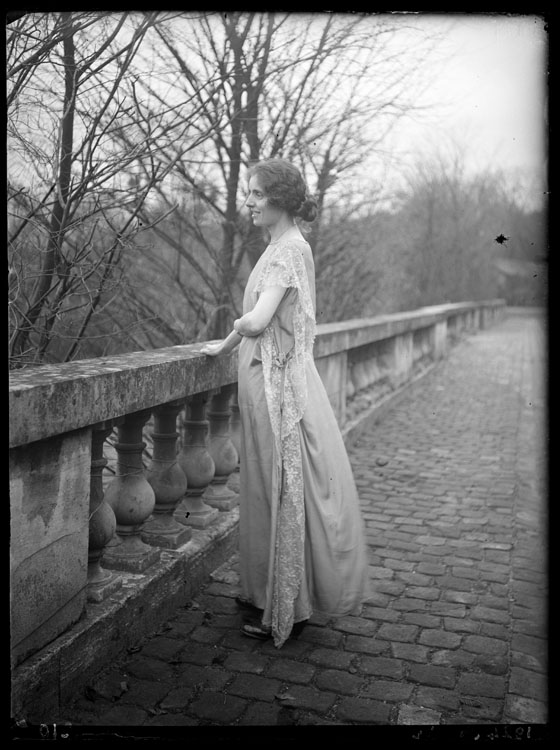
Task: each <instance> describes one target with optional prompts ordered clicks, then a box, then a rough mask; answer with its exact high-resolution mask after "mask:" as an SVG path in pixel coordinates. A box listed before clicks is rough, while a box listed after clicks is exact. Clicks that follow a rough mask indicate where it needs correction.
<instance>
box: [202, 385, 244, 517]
mask: <svg viewBox="0 0 560 750" xmlns="http://www.w3.org/2000/svg"><path fill="white" fill-rule="evenodd" d="M234 388H235V385H226V386H224V387H223V388H220V389H219V390H218V391H216V392H215V393H214V394H213V396H212V401H211V405H210V406H211V408H210V411H209V412H208V417H209V420H210V442H209V451H210V455H211V456H212V458H213V459H214V465H215V467H216V470H215V473H214V478H213V479H212V481H211V483H210V484H209V486H208V487H207V488H206V492H205V493H204V501H205V502H206V503H208V505H212V506H213V507H214V508H218V510H221V511H225V510H231V509H232V508H234V507H235V506H236V505H238V504H239V496H238V494H237V493H236V492H235V491H234V490H232V489H231V488H230V487H228V486H227V482H228V479H229V478H230V475H231V474H232V472H234V471H235V469H236V468H237V464H238V461H239V456H238V454H237V451H236V450H235V446H234V444H233V442H232V439H231V435H230V430H229V421H230V415H231V411H230V408H229V401H230V398H231V396H232V393H233V390H234Z"/></svg>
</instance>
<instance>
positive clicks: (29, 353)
mask: <svg viewBox="0 0 560 750" xmlns="http://www.w3.org/2000/svg"><path fill="white" fill-rule="evenodd" d="M157 20H158V14H157V13H145V14H144V13H135V14H132V15H129V14H127V13H121V14H111V13H108V12H92V13H87V12H85V13H71V12H62V13H46V14H26V15H24V16H22V17H20V18H19V19H17V20H16V21H14V22H13V23H12V24H11V25H10V27H9V33H8V104H9V109H8V138H9V145H10V160H9V175H10V180H9V187H8V198H9V224H8V226H9V238H8V241H9V262H10V282H11V285H10V363H11V366H13V367H17V366H21V365H22V364H29V363H38V362H41V361H45V360H47V361H48V360H49V358H50V359H54V360H56V361H66V360H69V359H72V358H74V357H75V356H77V354H78V352H79V347H80V342H81V341H83V340H84V339H85V338H87V335H88V332H89V331H90V330H91V327H92V321H93V320H94V319H95V317H96V315H97V316H98V314H99V312H100V311H104V310H106V308H107V306H110V302H111V300H112V299H114V295H115V289H116V286H117V285H118V284H120V283H121V281H122V279H123V274H122V269H120V267H119V260H120V258H121V255H122V253H123V250H124V249H125V248H126V247H128V246H130V245H131V244H132V243H133V242H134V239H135V237H136V236H137V234H138V232H139V231H140V230H141V229H145V228H146V226H145V225H144V226H141V223H140V218H139V216H140V213H141V211H142V209H143V206H144V205H145V202H146V200H147V199H148V197H149V195H150V193H151V192H152V191H153V189H154V187H155V186H156V185H157V184H158V183H159V182H160V181H161V180H162V179H164V177H165V176H166V175H167V174H168V173H169V172H170V170H171V169H172V168H173V163H169V162H166V161H165V160H164V159H162V158H160V155H159V153H158V149H157V142H158V139H159V138H160V137H161V134H162V133H169V131H170V130H174V132H175V137H179V136H182V135H184V134H185V131H186V130H187V129H188V124H189V120H188V117H185V116H184V114H183V113H181V117H180V118H179V117H177V115H176V112H175V111H174V108H173V107H167V108H165V109H164V108H162V109H161V110H160V112H159V117H158V118H157V119H156V120H151V119H150V118H149V117H148V116H147V114H146V112H145V111H144V107H143V104H142V102H141V101H139V99H138V96H137V80H136V77H135V75H133V73H132V62H133V60H134V58H135V57H136V55H137V53H138V50H139V48H140V46H141V44H142V43H143V41H144V39H145V37H146V35H147V34H148V33H149V31H150V30H151V29H153V28H154V27H155V25H156V24H157ZM92 32H93V33H92ZM123 130H126V132H127V139H126V142H125V143H123V142H122V140H119V138H118V134H119V132H121V131H123ZM191 145H192V144H191V143H190V142H189V141H188V139H185V140H184V142H183V150H184V151H186V150H188V148H189V147H191ZM161 218H162V216H161V215H158V216H156V217H153V219H152V220H153V222H154V223H156V222H157V221H159V220H161Z"/></svg>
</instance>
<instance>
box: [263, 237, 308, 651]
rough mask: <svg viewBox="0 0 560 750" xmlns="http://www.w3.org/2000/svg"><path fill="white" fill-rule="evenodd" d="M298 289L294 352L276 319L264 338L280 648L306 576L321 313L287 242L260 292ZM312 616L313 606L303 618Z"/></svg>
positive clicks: (269, 261)
mask: <svg viewBox="0 0 560 750" xmlns="http://www.w3.org/2000/svg"><path fill="white" fill-rule="evenodd" d="M274 285H279V286H285V287H286V288H290V287H293V288H295V289H297V292H298V294H297V298H296V302H295V305H294V313H293V326H294V347H293V349H292V350H291V351H290V352H281V351H279V350H278V346H277V336H276V334H275V325H276V323H275V319H274V318H273V319H272V321H271V323H270V324H269V326H268V327H267V328H266V329H265V330H264V331H263V333H262V334H261V356H262V366H263V376H264V390H265V396H266V401H267V406H268V412H269V416H270V422H271V426H272V432H273V435H274V442H275V447H276V455H277V456H278V457H279V460H278V465H277V471H278V477H279V481H278V483H277V485H278V492H279V503H278V508H279V510H278V520H277V527H276V542H275V550H274V552H275V554H274V570H273V571H272V584H273V587H272V621H271V623H270V624H271V628H272V634H273V637H274V644H275V645H276V646H277V647H280V646H281V645H282V644H283V643H284V641H285V640H286V639H287V638H288V637H289V635H290V632H291V630H292V627H293V624H294V615H295V612H294V603H295V600H296V598H297V596H298V593H299V590H300V586H301V582H302V576H303V571H304V552H305V550H304V541H305V506H304V497H303V469H302V457H301V445H300V439H299V432H298V430H297V425H298V423H299V421H300V420H301V418H302V416H303V414H304V411H305V408H306V405H307V377H306V362H307V359H308V357H312V356H313V342H314V340H315V331H316V325H315V311H314V309H313V302H312V298H311V292H310V289H309V280H308V277H307V271H306V268H305V261H304V258H303V254H302V252H301V250H300V249H299V247H298V246H297V244H296V243H294V242H290V241H286V242H284V243H281V244H279V245H278V246H276V247H274V249H273V251H272V252H271V253H270V255H269V256H268V257H266V258H265V261H264V263H263V266H262V269H261V272H260V275H259V278H258V279H257V283H256V286H255V291H257V292H260V291H262V290H263V289H265V288H266V287H267V286H274ZM310 614H311V609H310V607H309V605H307V607H306V608H305V610H304V611H300V612H298V613H297V617H298V619H306V618H307V617H309V616H310Z"/></svg>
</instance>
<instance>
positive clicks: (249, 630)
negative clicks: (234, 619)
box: [241, 624, 272, 641]
mask: <svg viewBox="0 0 560 750" xmlns="http://www.w3.org/2000/svg"><path fill="white" fill-rule="evenodd" d="M241 632H242V633H243V635H246V636H248V637H249V638H257V639H258V640H259V641H267V640H268V639H269V638H272V632H271V630H270V628H265V627H264V626H263V625H249V624H245V625H243V627H242V628H241Z"/></svg>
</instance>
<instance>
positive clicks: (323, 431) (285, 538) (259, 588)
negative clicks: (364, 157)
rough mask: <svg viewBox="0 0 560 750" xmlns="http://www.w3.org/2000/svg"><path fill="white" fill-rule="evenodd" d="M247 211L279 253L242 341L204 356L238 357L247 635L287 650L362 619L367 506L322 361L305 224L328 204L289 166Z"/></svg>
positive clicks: (264, 179)
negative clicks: (322, 622)
mask: <svg viewBox="0 0 560 750" xmlns="http://www.w3.org/2000/svg"><path fill="white" fill-rule="evenodd" d="M246 206H247V207H248V208H249V210H250V211H251V215H252V218H253V222H254V224H255V225H256V226H261V227H264V228H265V229H267V230H268V232H269V234H270V242H269V244H268V246H267V248H266V250H265V251H264V253H263V255H262V256H261V257H260V258H259V260H258V262H257V264H256V265H255V267H254V269H253V271H252V273H251V275H250V277H249V279H248V282H247V286H246V289H245V294H244V299H243V315H242V317H241V318H239V319H238V320H236V321H235V322H234V325H233V328H234V330H233V331H232V332H231V333H230V335H229V336H228V337H227V338H226V339H224V340H223V341H222V342H220V343H218V344H208V345H206V346H205V347H204V348H203V349H202V352H203V353H205V354H207V355H209V356H218V355H220V354H224V353H228V352H230V351H232V350H233V349H234V348H235V347H236V346H237V345H238V344H240V348H239V380H238V401H239V410H240V418H241V449H240V491H239V503H240V506H239V514H240V515H239V560H240V579H241V590H242V596H241V597H239V599H238V601H239V602H240V603H241V604H244V605H245V606H249V607H252V608H254V609H255V610H259V611H260V614H261V621H260V623H259V624H254V625H251V624H246V625H244V626H243V632H244V634H245V635H249V636H252V637H256V638H270V637H272V638H273V639H274V644H275V645H276V646H277V647H280V646H281V645H282V644H283V643H284V642H285V641H286V640H287V638H289V636H290V634H291V633H292V630H293V629H294V626H296V629H297V624H298V623H299V624H300V625H302V624H304V623H305V621H306V620H307V619H308V618H309V617H310V616H311V614H312V613H313V612H322V613H325V614H327V615H333V616H339V615H345V614H350V613H357V612H359V611H360V609H361V605H362V602H363V600H364V597H365V592H366V585H367V555H366V546H365V541H364V532H363V524H362V519H361V514H360V508H359V501H358V494H357V491H356V487H355V483H354V479H353V476H352V469H351V466H350V462H349V460H348V456H347V453H346V449H345V445H344V442H343V439H342V436H341V434H340V430H339V427H338V423H337V421H336V417H335V415H334V413H333V410H332V408H331V405H330V402H329V399H328V396H327V393H326V391H325V388H324V386H323V383H322V381H321V378H320V376H319V373H318V371H317V368H316V366H315V362H314V360H313V341H314V337H315V270H314V263H313V256H312V253H311V248H310V246H309V244H308V243H307V242H306V241H305V239H304V238H303V236H302V234H301V231H300V229H299V227H298V225H297V223H296V218H300V219H303V220H304V221H313V220H314V219H315V217H316V214H317V204H316V202H315V200H314V199H313V198H312V197H311V196H310V195H309V193H308V191H307V187H306V185H305V182H304V180H303V178H302V176H301V174H300V172H299V170H298V169H297V168H296V167H295V166H293V165H292V164H290V163H289V162H286V161H284V160H282V159H270V160H265V161H263V162H259V163H258V164H256V165H255V166H254V167H252V169H251V170H250V179H249V196H248V198H247V201H246Z"/></svg>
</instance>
